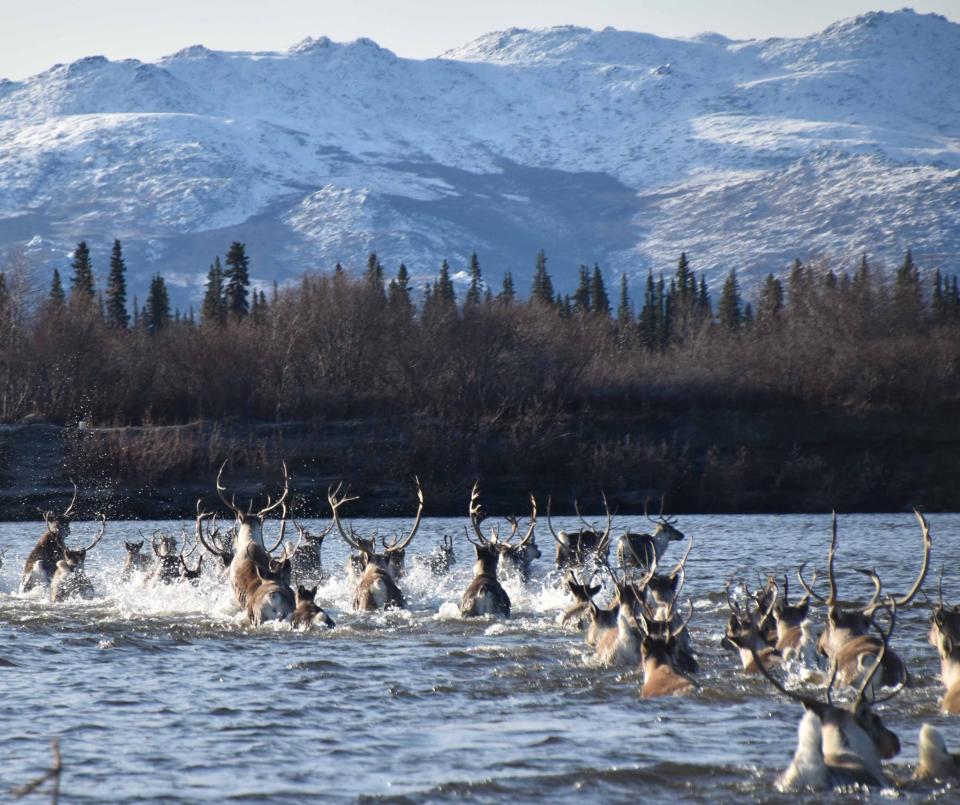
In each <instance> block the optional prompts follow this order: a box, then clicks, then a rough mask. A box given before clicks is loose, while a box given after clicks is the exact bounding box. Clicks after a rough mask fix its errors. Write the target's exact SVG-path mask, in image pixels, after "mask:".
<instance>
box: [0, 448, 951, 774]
mask: <svg viewBox="0 0 960 805" xmlns="http://www.w3.org/2000/svg"><path fill="white" fill-rule="evenodd" d="M225 466H226V462H225V463H224V465H223V466H221V468H220V472H219V473H218V475H217V478H216V485H215V489H216V493H217V496H218V498H219V500H220V503H221V504H222V505H223V506H224V507H225V508H226V510H227V511H228V512H229V515H228V517H227V520H228V521H229V525H228V526H223V527H222V526H221V525H220V522H221V521H220V518H221V516H222V515H221V514H220V513H218V512H214V511H207V510H205V508H204V506H203V504H202V501H198V502H197V509H196V517H195V528H194V533H193V534H192V535H190V534H187V533H186V532H182V533H181V534H180V536H179V539H178V538H177V537H176V536H174V535H172V534H168V533H164V532H161V531H158V532H156V533H154V534H153V535H152V537H151V539H150V542H149V545H150V548H151V552H152V556H151V555H148V554H146V553H144V552H143V546H144V544H145V542H146V539H145V538H144V539H141V540H140V541H139V542H124V548H125V550H126V560H125V562H124V565H123V569H122V571H121V578H122V579H124V580H125V581H130V580H131V579H134V578H137V579H141V580H142V583H143V584H144V585H147V586H155V585H161V584H164V585H166V584H178V583H193V584H196V583H197V582H198V580H199V579H200V577H201V574H202V573H203V560H204V557H205V556H208V557H209V564H210V566H211V568H212V569H208V575H210V574H211V573H212V574H213V575H214V576H215V577H216V578H217V579H219V580H220V581H222V583H224V584H227V585H229V587H230V589H231V590H232V594H233V598H234V601H235V603H236V606H237V607H238V608H239V610H240V611H242V612H244V613H245V615H246V618H247V619H248V620H249V622H250V623H251V624H252V625H255V626H258V625H260V624H263V623H265V622H268V621H287V622H289V623H290V624H291V626H292V627H293V628H297V629H310V628H314V627H316V628H332V627H333V626H334V622H333V619H332V618H331V617H330V615H329V614H328V613H327V612H325V611H324V609H323V607H322V606H320V604H319V603H318V602H317V590H318V587H319V586H321V585H323V584H324V583H325V582H326V581H327V580H328V579H329V578H330V577H331V575H332V571H331V570H330V569H328V568H326V567H325V566H324V564H323V561H322V547H323V542H324V539H325V538H326V537H327V536H328V535H330V534H331V533H333V532H334V530H336V532H337V533H338V534H339V535H340V537H341V538H342V539H343V540H344V542H345V543H346V545H347V546H348V547H349V549H350V555H349V558H348V560H347V562H346V567H345V568H344V571H343V572H344V573H345V574H346V576H347V577H348V578H349V579H351V580H352V583H353V584H354V594H353V608H354V610H356V611H358V612H371V611H377V610H384V609H400V608H404V607H406V606H407V597H406V595H405V594H404V592H403V584H404V575H405V572H406V561H407V551H408V549H409V547H410V545H411V543H412V541H413V539H414V537H415V536H416V534H417V531H418V529H419V527H420V523H421V520H422V516H423V510H424V494H423V489H422V488H421V486H420V482H419V480H417V481H416V497H417V511H416V515H415V517H414V519H413V523H412V525H411V526H410V528H409V530H405V532H404V533H396V534H393V535H391V536H390V538H389V540H388V539H387V537H380V538H379V541H378V537H379V535H378V534H377V533H376V532H371V533H365V534H360V533H357V532H356V531H355V530H354V527H353V525H351V524H350V523H345V521H344V519H343V518H344V512H345V510H346V509H347V507H348V505H349V503H350V502H351V501H353V500H356V498H354V497H351V496H349V495H348V494H347V493H346V492H345V491H344V489H343V486H342V485H340V486H336V487H331V488H330V489H329V490H328V494H327V500H328V503H329V506H330V511H331V520H330V523H329V525H328V526H327V528H325V529H324V530H323V531H322V532H319V533H310V532H309V531H308V530H307V529H305V528H303V527H302V526H300V524H299V523H297V522H296V520H294V521H293V524H294V527H295V528H296V531H297V539H296V543H295V544H293V543H291V542H287V541H285V535H286V527H287V521H288V505H289V497H290V483H289V476H288V474H287V470H286V466H284V467H283V488H282V490H281V491H280V493H279V494H278V495H277V496H276V499H273V498H272V497H268V498H267V500H266V504H265V505H264V506H263V507H261V508H259V509H257V508H255V505H254V501H253V500H251V501H250V504H249V506H248V507H247V508H246V510H244V509H243V508H241V507H240V506H238V505H237V504H236V496H235V495H232V494H230V492H229V490H228V488H227V487H226V486H225V484H224V480H223V475H224V469H225ZM529 500H530V513H529V515H527V517H526V518H524V519H525V520H526V523H525V525H524V524H523V523H522V522H521V518H519V517H507V518H503V519H504V521H505V522H506V523H507V524H508V525H509V527H510V533H509V534H506V535H501V532H500V529H499V527H497V526H493V527H490V528H488V529H487V531H486V533H485V532H484V521H485V520H487V519H488V518H487V517H486V515H485V514H484V511H483V508H482V506H481V503H480V489H479V485H478V484H474V486H473V488H472V490H471V492H470V496H469V502H468V508H467V515H468V520H469V526H468V527H467V528H466V529H465V531H466V538H467V540H468V541H469V542H470V543H471V545H472V546H473V550H474V554H475V559H474V565H473V578H472V580H471V581H470V582H469V584H468V585H467V587H466V589H465V590H464V592H463V595H462V598H461V601H460V614H461V615H462V617H463V618H477V617H482V618H508V617H510V615H511V600H510V596H509V594H508V592H507V590H506V589H505V587H504V581H505V580H506V579H508V578H511V577H512V578H513V579H515V580H518V581H519V582H520V583H525V582H527V581H528V580H529V578H530V571H531V563H532V562H533V561H534V560H535V559H537V558H539V557H540V556H541V553H540V550H539V548H538V547H537V543H536V539H535V530H536V526H537V524H538V519H537V515H538V510H537V501H536V499H535V498H534V497H533V496H532V495H531V496H530V498H529ZM76 502H77V488H76V486H74V493H73V499H72V501H71V502H70V505H69V506H68V507H67V508H66V510H64V511H63V512H62V513H61V514H55V513H54V512H52V511H48V512H45V513H44V521H45V523H46V531H45V533H44V534H43V536H41V537H40V539H39V540H38V542H37V544H36V546H35V547H34V549H33V550H32V551H31V552H30V554H29V556H28V557H27V560H26V565H25V567H24V570H23V575H22V579H21V583H20V591H21V593H30V592H31V591H34V594H38V592H37V591H39V590H46V591H48V594H49V599H50V601H51V602H54V603H57V602H61V601H65V600H68V599H71V598H90V597H93V596H94V588H93V584H92V583H91V581H90V579H89V578H88V577H87V575H86V573H85V571H84V561H85V558H86V555H87V553H88V552H89V551H91V550H92V549H93V548H94V547H95V546H96V545H97V544H98V543H99V542H100V540H101V539H102V538H103V536H104V533H105V530H106V518H105V517H103V516H102V515H101V516H99V517H98V518H97V522H98V532H97V533H96V535H95V536H94V537H93V540H92V541H91V542H90V543H89V544H87V545H86V546H85V547H71V546H70V545H69V544H68V538H69V537H70V536H71V519H72V516H73V513H74V510H75V507H76ZM551 503H552V501H550V500H548V502H547V507H546V519H547V526H548V530H549V533H550V535H551V537H552V538H553V540H554V542H555V544H556V553H555V557H554V564H555V567H556V570H557V571H558V578H562V579H563V582H562V583H563V585H564V586H565V588H566V590H567V591H568V592H569V594H570V596H571V597H572V602H571V604H570V606H569V607H568V608H567V610H566V611H565V612H564V613H563V615H562V618H561V620H560V623H561V625H562V626H563V627H564V628H566V629H568V630H570V631H571V632H579V633H581V634H582V636H583V639H584V640H585V642H586V645H587V646H588V648H589V651H591V652H592V654H593V660H594V662H596V663H597V664H599V665H603V666H617V667H622V668H625V669H637V670H638V671H640V672H642V677H643V683H642V688H641V691H640V695H641V696H642V697H644V698H655V697H661V696H673V695H680V694H695V693H696V691H697V690H698V689H699V688H700V687H701V685H700V683H699V682H698V680H697V674H698V671H699V663H698V659H697V653H696V650H695V646H694V644H693V640H692V639H691V635H690V631H689V628H688V626H689V624H690V622H691V619H692V618H693V616H694V606H693V602H692V600H691V599H689V598H688V599H686V601H684V599H683V597H682V591H683V587H684V581H685V565H686V561H687V558H688V557H689V555H690V551H691V549H692V547H693V540H692V539H691V538H688V537H687V536H685V535H684V534H683V533H682V532H681V531H680V530H679V529H678V528H677V525H676V519H675V518H671V517H667V516H665V515H664V510H663V503H662V501H661V508H660V513H659V515H655V516H650V515H649V513H647V517H648V520H649V521H650V522H651V523H652V526H653V528H652V533H649V534H647V533H644V534H639V533H632V532H627V533H624V534H622V535H621V536H620V537H619V538H618V539H617V540H616V545H615V546H613V545H611V542H612V541H613V539H612V537H613V519H614V518H613V514H612V513H611V511H610V508H609V506H608V505H607V501H606V498H604V501H603V503H604V510H605V515H606V519H605V523H604V524H603V527H602V528H600V527H598V525H596V524H591V523H588V522H587V521H586V520H585V519H584V518H583V516H582V515H581V513H580V510H579V507H578V506H577V505H576V504H575V508H576V513H577V515H578V518H579V521H580V523H581V525H582V527H581V528H580V529H579V530H569V531H564V530H561V531H559V532H558V531H556V530H555V529H554V527H553V522H552V519H551ZM915 514H916V518H917V521H918V523H919V525H920V533H921V538H922V550H921V557H922V558H921V560H920V567H919V570H918V572H917V576H916V580H915V582H914V583H913V585H912V587H911V588H910V589H909V590H908V591H907V592H905V593H903V594H897V593H895V592H891V591H888V590H885V589H884V585H883V581H882V579H881V578H880V576H879V575H878V574H877V573H876V571H874V570H865V569H857V571H858V572H860V573H862V574H864V575H865V576H866V577H868V578H869V579H870V581H871V582H872V584H873V594H872V596H871V598H870V599H869V600H868V601H865V602H854V601H850V600H848V599H842V598H841V597H840V594H839V589H838V585H837V577H836V572H835V565H836V555H837V549H838V544H839V540H838V527H837V518H836V515H835V514H834V516H833V521H832V532H831V539H830V544H829V549H828V551H827V557H826V577H825V582H826V589H825V590H824V591H823V592H819V591H818V589H817V587H818V578H817V574H816V571H813V573H812V575H811V574H808V577H809V582H808V581H807V577H805V575H804V572H805V570H806V567H805V565H800V566H799V567H797V568H796V569H795V575H796V581H797V583H798V584H799V585H800V587H801V589H802V590H803V597H802V598H800V599H799V600H796V599H795V600H794V601H793V602H791V600H790V573H789V572H785V573H783V574H782V575H781V574H777V575H769V576H768V577H767V578H766V580H762V579H761V581H760V583H759V585H758V586H757V587H755V588H752V589H751V586H748V584H747V583H745V581H744V580H743V579H738V578H733V577H732V578H730V579H729V580H728V581H727V584H726V587H725V589H724V590H723V591H722V592H721V595H722V596H724V597H725V599H726V602H727V607H728V609H729V618H728V620H727V623H726V628H725V631H724V636H723V639H722V642H721V645H722V646H723V648H725V649H727V650H729V652H730V653H731V657H732V659H733V661H734V662H736V663H737V667H739V668H740V669H741V671H742V673H743V674H745V675H757V676H758V677H762V678H763V679H765V680H766V681H767V682H769V684H770V685H771V686H772V687H773V688H774V689H775V690H776V691H778V692H779V693H781V694H782V695H784V696H786V697H788V698H789V699H791V700H794V701H796V702H797V703H799V704H800V705H801V706H802V708H803V711H802V716H801V718H800V722H799V727H798V741H797V749H796V754H795V756H794V758H793V760H792V762H791V763H790V765H789V767H788V768H787V769H786V771H784V772H783V773H782V774H781V775H780V776H779V778H778V779H777V783H776V785H777V787H778V788H779V789H780V790H783V791H797V790H803V789H808V788H814V789H821V790H827V789H832V788H836V787H838V786H868V787H870V786H876V787H890V786H893V785H897V784H898V783H900V782H904V781H898V780H894V779H893V778H892V777H891V775H890V773H889V770H888V768H887V767H885V766H884V761H887V760H889V759H891V758H893V757H895V756H896V755H897V754H898V753H899V752H900V741H899V739H898V738H897V735H896V734H895V733H894V732H893V731H892V730H891V729H890V728H889V727H888V726H887V725H886V724H885V723H884V721H883V720H882V718H881V716H880V715H879V713H878V712H877V711H876V710H875V706H876V705H877V704H878V703H880V702H885V701H889V700H891V699H893V697H895V696H896V695H897V694H898V693H899V692H900V691H901V690H903V689H904V687H906V686H908V685H910V684H911V683H912V680H911V676H910V672H909V669H908V667H907V665H906V663H905V662H904V660H903V659H902V658H901V656H900V655H899V654H898V653H897V652H896V650H895V649H894V647H893V645H892V639H893V637H894V631H895V626H896V624H897V615H898V612H900V611H902V610H903V609H904V608H905V607H908V606H910V605H911V603H912V602H914V601H915V600H916V599H917V596H918V595H922V596H923V597H924V600H925V601H928V602H929V604H928V605H929V607H930V609H931V616H930V627H929V633H928V635H927V640H928V642H929V644H930V645H931V646H932V647H933V649H934V650H936V652H937V653H938V655H939V658H940V667H941V681H942V684H943V686H944V687H945V689H946V692H945V693H944V695H943V698H942V702H941V706H942V710H943V712H944V713H945V714H953V715H956V714H960V605H955V606H951V605H949V604H948V603H947V602H946V600H945V599H944V597H943V592H942V570H941V573H940V575H941V579H940V580H938V583H937V596H936V599H935V600H934V599H932V598H929V597H928V596H927V594H926V593H924V592H923V586H924V582H925V580H926V578H927V574H928V570H929V568H930V559H931V551H932V539H931V536H930V527H929V524H928V522H927V520H926V518H925V517H924V515H922V514H921V513H920V512H919V511H916V512H915ZM271 515H273V517H271ZM268 527H269V528H270V529H273V528H275V529H276V531H275V536H274V537H273V538H268V537H267V530H268ZM521 531H522V532H523V533H522V536H519V535H520V534H521ZM684 541H685V542H686V546H685V550H684V551H683V553H682V555H681V557H680V559H679V561H677V562H676V563H673V564H670V563H666V562H665V561H664V559H665V555H666V554H667V552H668V550H669V547H670V544H671V543H673V542H684ZM611 548H614V550H613V551H612V553H613V556H614V561H613V563H611ZM194 554H198V556H197V559H196V560H195V563H193V560H191V557H192V556H193V555H194ZM2 558H3V556H2V553H0V562H2ZM413 561H414V562H415V563H416V564H418V565H420V566H422V567H424V568H426V569H427V570H429V572H431V573H433V574H435V575H438V576H441V575H445V574H446V573H448V572H449V571H450V569H451V567H452V566H453V565H454V564H455V563H456V561H457V560H456V556H455V554H454V549H453V540H452V539H451V538H450V536H449V535H446V536H444V537H443V540H442V541H441V543H440V544H439V545H438V546H437V547H436V548H435V549H434V551H433V552H432V553H430V554H428V555H421V556H416V557H413ZM598 578H599V579H601V580H602V579H603V578H607V579H609V581H610V584H611V587H610V589H612V598H611V600H610V601H609V602H608V603H607V604H606V605H605V606H604V605H602V604H601V603H598V602H597V600H596V599H597V596H598V595H599V594H600V592H601V590H602V589H603V585H602V584H600V583H596V582H597V580H598ZM821 584H822V581H821ZM821 589H822V586H821ZM721 600H722V599H721ZM818 610H819V611H820V612H822V617H821V618H819V619H817V618H815V613H816V612H817V611H818ZM818 621H819V623H820V624H821V627H820V631H819V635H816V634H815V630H814V627H815V623H816V622H818ZM794 662H799V663H803V665H804V666H805V667H807V668H812V669H817V668H819V669H822V673H820V676H819V677H817V675H816V674H814V677H813V678H822V683H821V687H820V690H821V691H822V695H821V696H815V695H813V694H810V693H806V692H798V691H799V689H798V688H796V686H788V684H787V682H786V677H785V676H784V675H783V669H784V668H786V667H787V666H788V665H790V664H791V663H794ZM913 779H914V780H935V779H936V780H953V781H956V780H960V760H958V759H957V758H956V757H955V756H954V755H951V754H950V753H949V752H948V751H947V748H946V746H945V743H944V740H943V737H942V736H941V735H940V733H939V732H938V731H937V730H936V729H935V728H933V727H932V726H930V725H929V724H925V725H923V728H922V729H921V732H920V740H919V758H918V763H917V766H916V771H915V773H914V778H913Z"/></svg>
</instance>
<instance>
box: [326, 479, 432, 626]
mask: <svg viewBox="0 0 960 805" xmlns="http://www.w3.org/2000/svg"><path fill="white" fill-rule="evenodd" d="M342 486H343V485H342V484H340V485H339V486H337V487H336V489H334V488H333V486H331V487H330V488H329V489H328V490H327V500H328V501H329V503H330V509H331V510H332V511H333V522H334V525H336V527H337V530H338V531H339V532H340V536H341V537H343V540H344V542H346V543H347V545H349V546H350V548H351V549H352V550H354V551H356V552H357V553H358V555H359V557H360V563H361V565H362V574H361V576H360V580H359V581H358V582H357V586H356V590H355V591H354V594H353V609H354V611H357V612H374V611H376V610H378V609H404V608H405V607H406V605H407V602H406V599H405V598H404V597H403V593H402V592H401V590H400V588H399V587H398V586H397V582H396V581H395V580H394V577H393V575H392V573H391V565H394V572H396V565H395V563H393V562H392V561H391V558H390V556H389V554H388V552H387V551H386V550H385V552H384V553H379V552H377V548H376V542H375V541H374V540H373V539H364V538H362V537H357V536H356V535H355V534H354V533H353V529H351V530H350V533H349V534H348V533H347V531H346V530H345V529H344V527H343V523H342V522H341V520H340V507H341V506H343V505H344V504H345V503H349V502H350V501H353V500H356V499H357V498H356V497H348V496H347V493H346V492H344V493H343V494H341V489H342ZM417 493H418V498H419V500H420V509H419V510H418V512H417V519H416V523H415V524H414V528H413V530H412V531H411V533H410V535H409V537H408V538H407V539H406V540H403V541H400V542H397V541H395V543H394V544H395V545H398V546H399V547H400V549H401V550H405V549H406V546H407V545H408V544H409V543H410V540H411V539H413V535H414V534H415V533H416V530H417V527H418V526H419V525H420V514H421V513H422V511H423V491H422V490H421V489H420V482H419V480H418V481H417Z"/></svg>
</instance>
